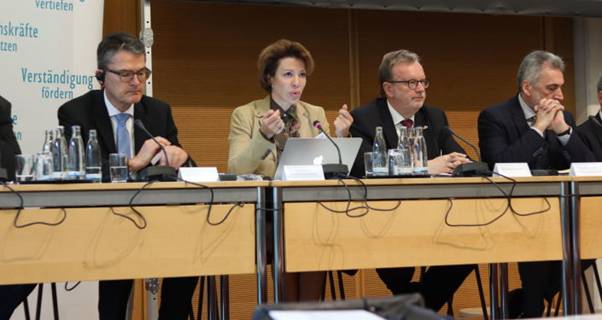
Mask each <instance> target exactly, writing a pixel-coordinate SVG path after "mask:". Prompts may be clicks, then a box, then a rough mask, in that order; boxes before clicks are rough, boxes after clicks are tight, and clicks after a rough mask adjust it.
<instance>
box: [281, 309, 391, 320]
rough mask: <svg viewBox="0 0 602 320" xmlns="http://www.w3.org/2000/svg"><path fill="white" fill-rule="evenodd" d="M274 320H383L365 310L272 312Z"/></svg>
mask: <svg viewBox="0 0 602 320" xmlns="http://www.w3.org/2000/svg"><path fill="white" fill-rule="evenodd" d="M270 317H272V319H274V320H343V319H344V320H384V318H383V317H380V316H378V315H376V314H374V313H370V312H368V311H365V310H306V311H303V310H286V311H285V310H272V311H270Z"/></svg>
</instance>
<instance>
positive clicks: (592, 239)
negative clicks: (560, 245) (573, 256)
mask: <svg viewBox="0 0 602 320" xmlns="http://www.w3.org/2000/svg"><path fill="white" fill-rule="evenodd" d="M600 208H602V197H582V198H581V208H580V210H581V215H580V219H581V221H580V223H581V227H580V228H581V235H580V236H581V239H580V241H581V258H583V259H597V258H601V257H602V247H601V246H600V243H601V241H602V234H601V233H600V226H601V225H602V215H600Z"/></svg>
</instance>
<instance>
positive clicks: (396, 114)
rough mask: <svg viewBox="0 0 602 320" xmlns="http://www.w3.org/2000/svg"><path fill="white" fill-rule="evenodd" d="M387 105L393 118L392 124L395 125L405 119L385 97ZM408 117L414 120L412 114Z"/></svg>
mask: <svg viewBox="0 0 602 320" xmlns="http://www.w3.org/2000/svg"><path fill="white" fill-rule="evenodd" d="M387 107H388V108H389V113H391V118H392V119H393V125H397V124H398V123H400V122H401V121H403V120H405V119H406V118H405V117H404V116H402V115H401V113H399V112H397V110H395V108H393V106H392V105H391V103H390V102H389V100H388V99H387ZM409 119H411V120H412V121H414V116H413V115H412V116H411V117H410V118H409Z"/></svg>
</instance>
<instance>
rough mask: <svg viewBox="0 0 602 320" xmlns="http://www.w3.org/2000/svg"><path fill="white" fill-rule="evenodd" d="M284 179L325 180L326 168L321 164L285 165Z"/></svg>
mask: <svg viewBox="0 0 602 320" xmlns="http://www.w3.org/2000/svg"><path fill="white" fill-rule="evenodd" d="M282 171H283V172H282V180H284V181H300V180H324V170H322V166H321V165H302V166H301V165H298V166H293V165H291V166H284V168H283V170H282Z"/></svg>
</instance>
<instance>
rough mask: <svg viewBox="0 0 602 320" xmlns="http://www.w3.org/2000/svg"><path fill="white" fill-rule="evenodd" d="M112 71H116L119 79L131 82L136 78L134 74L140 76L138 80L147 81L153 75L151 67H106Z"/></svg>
mask: <svg viewBox="0 0 602 320" xmlns="http://www.w3.org/2000/svg"><path fill="white" fill-rule="evenodd" d="M106 70H107V71H108V72H110V73H114V74H116V75H118V76H119V79H120V80H121V81H123V82H130V81H132V80H133V79H134V75H136V76H137V77H138V81H140V82H142V81H146V79H148V78H149V77H150V75H151V70H150V69H149V68H146V67H145V68H142V69H140V70H138V71H131V70H111V69H106Z"/></svg>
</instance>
